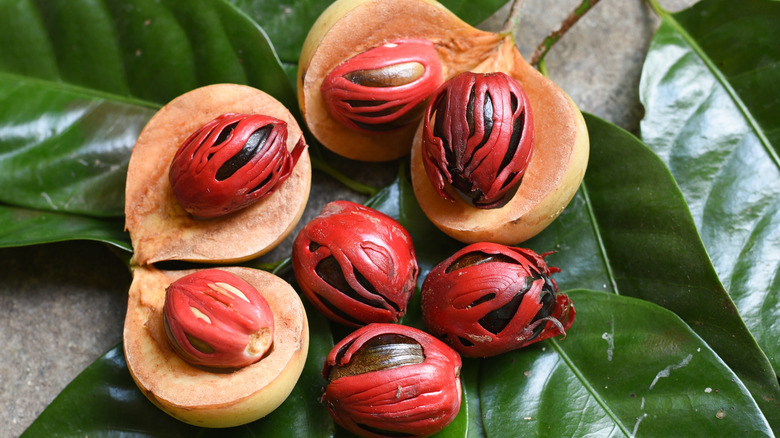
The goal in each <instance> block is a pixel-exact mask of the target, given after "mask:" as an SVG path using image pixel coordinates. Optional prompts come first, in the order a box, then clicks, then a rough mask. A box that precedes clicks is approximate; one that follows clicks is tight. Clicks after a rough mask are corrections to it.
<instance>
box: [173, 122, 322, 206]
mask: <svg viewBox="0 0 780 438" xmlns="http://www.w3.org/2000/svg"><path fill="white" fill-rule="evenodd" d="M305 147H306V143H304V141H303V136H301V137H300V138H299V139H298V141H297V143H296V144H295V147H294V148H293V150H292V151H288V150H287V123H286V122H284V121H282V120H279V119H277V118H275V117H270V116H266V115H262V114H233V113H227V114H222V115H221V116H219V117H217V118H215V119H214V120H212V121H210V122H208V123H206V124H205V125H203V126H202V127H200V128H199V129H198V130H196V131H195V132H193V133H192V135H190V137H188V138H187V140H185V141H184V143H182V145H181V146H180V147H179V149H178V150H177V151H176V155H174V157H173V160H172V161H171V167H170V170H169V173H168V180H169V182H170V184H171V188H172V189H173V195H174V196H175V197H176V199H177V200H178V201H179V204H181V205H182V207H184V209H185V210H187V212H189V213H190V214H192V215H194V216H196V217H201V218H214V217H219V216H223V215H226V214H229V213H233V212H234V211H238V210H241V209H242V208H246V207H247V206H249V205H252V204H254V203H255V202H257V201H259V200H261V199H263V198H265V197H267V196H269V195H270V194H271V193H273V191H274V190H276V188H277V187H278V186H279V185H280V184H282V183H283V182H284V180H286V179H287V178H288V177H289V176H290V173H291V171H292V169H293V167H295V164H296V163H297V162H298V158H300V156H301V153H302V152H303V150H304V148H305Z"/></svg>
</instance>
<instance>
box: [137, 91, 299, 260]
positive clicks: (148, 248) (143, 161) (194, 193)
mask: <svg viewBox="0 0 780 438" xmlns="http://www.w3.org/2000/svg"><path fill="white" fill-rule="evenodd" d="M310 187H311V163H310V161H309V155H308V152H307V151H306V150H305V142H304V140H303V135H302V132H301V129H300V128H299V126H298V124H297V122H296V121H295V119H294V118H293V116H292V114H290V112H289V111H288V110H287V108H285V107H284V105H282V104H281V103H280V102H279V101H277V100H276V99H274V98H273V97H272V96H270V95H268V94H266V93H265V92H263V91H260V90H257V89H255V88H252V87H248V86H244V85H236V84H217V85H209V86H205V87H202V88H198V89H195V90H193V91H190V92H188V93H185V94H183V95H181V96H179V97H177V98H176V99H174V100H173V101H171V102H170V103H168V104H167V105H165V106H164V107H163V108H162V109H161V110H160V111H158V112H157V114H155V116H154V117H152V119H151V120H150V121H149V122H148V123H147V125H146V127H145V128H144V129H143V131H142V132H141V134H140V136H139V137H138V140H137V142H136V144H135V147H134V148H133V152H132V155H131V157H130V163H129V166H128V171H127V186H126V189H125V217H126V228H127V230H128V231H129V232H130V238H131V241H132V244H133V250H134V255H133V258H134V262H135V263H136V264H138V265H147V264H151V263H156V262H159V261H165V260H184V261H197V262H213V263H216V262H236V261H242V260H247V259H250V258H253V257H256V256H259V255H262V254H264V253H265V252H267V251H269V250H270V249H271V248H273V247H274V246H276V245H277V244H278V243H279V242H281V241H282V240H284V238H286V237H287V236H288V235H289V234H290V233H291V232H292V230H293V228H294V227H295V225H296V224H297V223H298V221H299V220H300V218H301V215H302V214H303V210H304V208H305V207H306V203H307V201H308V197H309V190H310Z"/></svg>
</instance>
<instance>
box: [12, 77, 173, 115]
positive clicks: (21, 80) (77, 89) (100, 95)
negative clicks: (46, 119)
mask: <svg viewBox="0 0 780 438" xmlns="http://www.w3.org/2000/svg"><path fill="white" fill-rule="evenodd" d="M6 81H7V82H16V83H18V84H29V85H35V86H38V87H42V88H46V89H49V90H59V91H64V92H68V93H72V94H81V95H84V96H88V97H94V98H96V99H101V100H105V101H111V102H119V103H126V104H128V105H136V106H141V107H145V108H149V109H153V110H158V109H160V108H161V107H162V105H160V104H158V103H155V102H151V101H148V100H143V99H138V98H136V97H130V96H122V95H118V94H113V93H108V92H105V91H100V90H95V89H91V88H86V87H82V86H79V85H74V84H71V83H68V82H57V81H51V80H47V79H41V78H34V77H30V76H22V75H18V74H15V73H8V72H2V71H0V82H6Z"/></svg>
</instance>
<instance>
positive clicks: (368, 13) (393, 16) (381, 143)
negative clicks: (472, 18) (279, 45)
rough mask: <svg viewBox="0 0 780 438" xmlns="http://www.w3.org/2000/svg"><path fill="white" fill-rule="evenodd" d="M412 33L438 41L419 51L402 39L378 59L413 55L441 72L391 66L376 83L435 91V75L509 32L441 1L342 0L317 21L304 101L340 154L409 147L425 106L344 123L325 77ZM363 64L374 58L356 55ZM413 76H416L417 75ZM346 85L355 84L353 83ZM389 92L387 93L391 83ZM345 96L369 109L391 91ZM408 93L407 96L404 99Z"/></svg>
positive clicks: (301, 88) (364, 157)
mask: <svg viewBox="0 0 780 438" xmlns="http://www.w3.org/2000/svg"><path fill="white" fill-rule="evenodd" d="M408 40H411V41H414V42H416V44H418V45H423V46H424V45H430V47H431V51H430V52H428V51H427V50H419V49H414V52H415V53H414V54H413V55H414V56H412V54H407V53H405V51H404V50H403V48H402V47H401V48H396V47H394V49H395V50H392V51H389V53H387V54H383V55H382V56H383V58H382V59H376V60H375V61H374V62H375V63H376V67H377V68H382V67H385V66H393V65H395V66H399V65H403V66H409V62H417V63H418V64H420V66H421V67H423V70H424V71H425V72H426V73H431V74H432V75H433V76H436V75H439V76H440V77H439V78H435V77H432V78H430V79H425V80H411V79H408V78H407V79H403V80H402V81H401V82H400V83H399V82H396V81H395V80H394V78H395V77H396V73H397V74H398V75H400V76H401V77H404V78H406V77H407V76H408V75H409V74H410V73H409V69H407V68H398V69H397V71H395V72H394V71H392V70H391V71H389V72H388V71H386V72H387V73H388V75H387V76H386V77H385V78H381V79H380V84H374V85H373V86H374V87H376V89H378V88H382V87H383V88H386V89H387V90H385V91H388V90H389V91H391V92H393V91H394V89H395V88H398V90H397V91H399V92H400V91H408V90H401V88H411V89H412V90H411V93H412V94H414V93H416V92H418V91H420V90H421V89H424V90H425V91H426V93H432V92H433V91H435V88H436V87H435V86H433V87H431V86H430V85H431V84H432V83H436V82H438V83H441V82H443V81H444V80H446V79H447V78H450V77H452V76H454V75H455V74H457V73H459V72H462V71H466V70H469V69H472V68H474V67H476V66H477V65H478V64H480V63H481V62H482V61H484V60H485V59H487V58H488V56H489V55H490V54H491V53H492V52H493V51H494V50H495V48H496V47H498V45H499V43H500V41H501V37H500V36H499V35H497V34H495V33H492V32H485V31H482V30H478V29H476V28H474V27H472V26H470V25H469V24H467V23H466V22H464V21H462V20H461V19H460V18H458V17H457V16H456V15H455V14H453V13H452V12H450V11H449V10H447V9H446V8H445V7H444V6H442V5H441V4H439V3H437V2H435V1H430V0H337V1H335V2H334V3H332V4H331V5H330V6H329V7H328V8H327V9H326V10H325V11H324V12H323V13H322V14H321V15H320V16H319V18H318V19H317V21H316V22H315V23H314V25H313V26H312V28H311V29H310V31H309V34H308V35H307V37H306V40H305V42H304V45H303V48H302V50H301V55H300V58H299V62H298V76H297V88H298V103H299V106H300V109H301V113H302V114H303V117H304V119H305V121H306V124H307V125H308V127H309V129H310V130H311V132H312V134H314V136H315V137H316V138H317V140H319V141H320V142H321V143H322V144H323V145H325V146H326V147H327V148H328V149H330V150H332V151H333V152H335V153H337V154H339V155H342V156H345V157H347V158H351V159H354V160H361V161H390V160H393V159H396V158H399V157H402V156H404V155H406V154H408V153H409V150H410V148H411V142H412V137H413V136H414V134H415V130H416V125H417V122H418V121H419V118H420V111H411V110H410V111H408V112H407V111H404V112H403V114H404V115H405V116H408V117H404V118H403V119H402V122H403V123H396V122H397V119H396V120H393V121H392V123H390V124H384V123H385V122H381V124H380V126H377V125H376V124H373V125H365V124H363V125H361V127H360V128H359V129H355V126H353V125H354V124H350V123H347V124H344V123H342V121H341V120H340V119H341V116H340V115H338V114H336V115H335V116H334V114H333V113H332V112H331V110H329V109H328V107H329V104H328V103H327V101H326V96H324V95H323V83H324V82H326V81H328V80H334V79H336V78H333V76H332V75H331V73H332V72H334V70H337V73H338V75H337V76H339V77H343V75H344V74H349V73H350V72H349V71H346V72H345V73H341V71H342V70H350V68H348V65H349V64H350V63H351V62H352V61H354V60H356V59H357V60H360V59H361V58H363V57H364V56H367V55H364V54H369V53H370V52H372V51H376V50H380V49H381V48H382V47H385V46H386V45H388V44H390V45H397V44H398V42H399V41H408ZM425 53H431V54H430V55H426V54H425ZM388 57H390V58H389V59H388ZM393 57H397V59H396V60H394V59H393ZM358 64H359V67H354V68H352V69H354V70H359V71H370V70H374V68H372V65H371V64H364V63H362V62H360V63H357V62H356V63H355V65H358ZM345 65H347V67H345ZM376 76H378V75H376ZM410 77H411V78H415V75H412V76H410ZM426 78H427V77H426ZM342 82H343V81H342ZM326 85H327V84H326ZM326 88H327V86H326ZM352 88H354V87H352ZM346 90H347V91H349V88H347V89H346ZM325 94H326V95H327V91H326V93H325ZM342 94H343V93H342ZM377 94H379V93H377ZM382 94H385V93H384V91H383V92H382ZM391 94H393V93H391ZM398 94H400V93H398ZM341 100H342V101H344V100H347V101H348V100H358V101H362V102H357V105H362V107H361V108H359V110H360V111H364V110H365V107H366V106H367V105H379V104H384V103H386V102H387V101H389V100H391V99H389V98H385V97H382V96H381V95H378V96H377V97H375V98H373V99H366V97H365V96H364V95H363V94H358V93H357V92H356V93H355V96H354V97H350V96H349V95H346V96H342V97H341ZM402 100H403V99H400V98H399V101H402ZM382 101H384V102H382ZM416 101H417V100H416ZM396 105H400V104H396ZM350 111H351V110H350ZM382 111H385V112H397V111H398V109H396V108H393V105H387V108H383V110H382ZM385 112H382V113H375V114H374V116H381V117H384V116H385V115H386V114H385Z"/></svg>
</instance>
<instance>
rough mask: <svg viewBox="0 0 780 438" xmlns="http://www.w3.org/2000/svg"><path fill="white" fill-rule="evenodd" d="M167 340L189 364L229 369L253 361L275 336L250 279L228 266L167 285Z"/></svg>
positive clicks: (269, 314)
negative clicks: (239, 275)
mask: <svg viewBox="0 0 780 438" xmlns="http://www.w3.org/2000/svg"><path fill="white" fill-rule="evenodd" d="M163 321H164V325H165V333H166V334H167V335H168V341H169V343H170V345H171V346H172V347H173V349H174V350H175V351H176V352H177V353H178V354H179V356H180V357H181V358H182V359H184V360H185V361H186V362H188V363H189V364H191V365H194V366H197V367H201V368H205V369H213V370H233V369H238V368H242V367H245V366H248V365H251V364H253V363H255V362H257V361H258V360H260V359H261V358H262V357H263V355H265V353H266V352H267V351H268V349H269V348H270V347H271V344H272V343H273V339H274V316H273V313H272V312H271V307H270V306H269V305H268V302H267V301H266V299H265V298H263V296H262V295H260V293H259V292H258V291H257V290H256V289H255V288H254V287H252V285H250V284H249V283H247V282H246V281H244V280H242V279H241V278H239V277H237V276H236V275H233V274H231V273H229V272H226V271H222V270H219V269H206V270H202V271H197V272H194V273H192V274H189V275H186V276H184V277H182V278H180V279H178V280H176V281H175V282H173V283H171V285H170V286H168V288H167V289H166V294H165V304H164V306H163Z"/></svg>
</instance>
